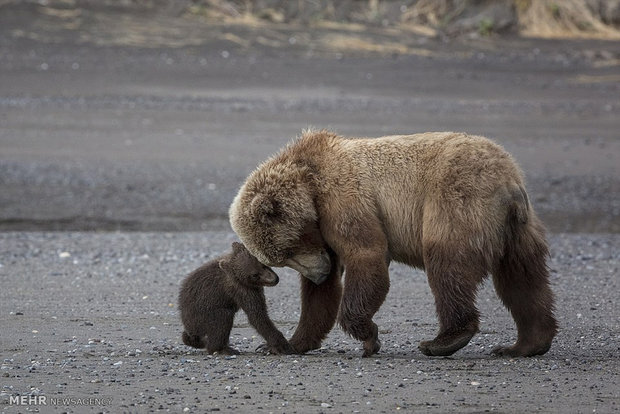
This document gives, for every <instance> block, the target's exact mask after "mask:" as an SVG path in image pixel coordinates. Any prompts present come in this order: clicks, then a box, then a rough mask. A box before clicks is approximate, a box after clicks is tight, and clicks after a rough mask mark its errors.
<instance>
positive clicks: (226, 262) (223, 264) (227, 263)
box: [218, 259, 235, 273]
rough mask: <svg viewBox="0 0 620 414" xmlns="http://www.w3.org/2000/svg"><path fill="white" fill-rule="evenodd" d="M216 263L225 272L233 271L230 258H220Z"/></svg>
mask: <svg viewBox="0 0 620 414" xmlns="http://www.w3.org/2000/svg"><path fill="white" fill-rule="evenodd" d="M218 265H219V266H220V269H222V270H223V271H224V272H226V273H234V271H235V269H234V268H233V264H232V261H231V260H230V259H222V260H220V261H219V263H218Z"/></svg>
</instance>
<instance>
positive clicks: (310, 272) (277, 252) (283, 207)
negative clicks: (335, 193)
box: [229, 157, 331, 284]
mask: <svg viewBox="0 0 620 414" xmlns="http://www.w3.org/2000/svg"><path fill="white" fill-rule="evenodd" d="M315 198H316V185H315V175H314V174H313V173H312V171H311V169H310V167H308V166H307V165H304V164H303V163H300V162H296V161H291V160H289V159H286V158H284V157H275V158H272V159H270V160H268V161H266V162H265V163H263V164H262V165H260V166H259V167H258V168H257V169H256V170H255V171H254V172H253V173H252V174H250V176H249V177H248V178H247V180H246V181H245V183H244V184H243V186H242V187H241V189H240V190H239V193H238V194H237V196H236V197H235V199H234V200H233V203H232V205H231V206H230V211H229V217H230V224H231V226H232V228H233V230H234V231H235V233H237V235H238V236H239V238H240V239H241V241H242V242H243V243H244V244H245V246H246V247H247V249H248V250H249V251H250V252H251V253H252V254H253V255H254V256H256V258H257V259H258V260H259V261H261V262H262V263H263V264H264V265H266V266H273V267H283V266H288V267H291V268H293V269H295V270H297V271H298V272H299V273H301V274H302V275H303V276H305V277H306V278H308V279H310V280H312V281H313V282H314V283H316V284H319V283H321V282H323V281H324V280H325V279H326V278H327V276H328V274H329V271H330V268H331V263H330V258H329V254H328V252H327V249H328V247H327V244H326V243H325V241H324V240H323V237H322V236H321V232H320V229H319V223H318V214H317V210H316V206H315Z"/></svg>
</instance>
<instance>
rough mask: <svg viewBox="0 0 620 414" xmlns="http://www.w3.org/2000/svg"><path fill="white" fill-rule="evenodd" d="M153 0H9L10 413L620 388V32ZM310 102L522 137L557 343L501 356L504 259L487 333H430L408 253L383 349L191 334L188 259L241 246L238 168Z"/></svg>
mask: <svg viewBox="0 0 620 414" xmlns="http://www.w3.org/2000/svg"><path fill="white" fill-rule="evenodd" d="M137 3H139V2H123V5H122V7H120V8H119V7H115V6H109V4H108V3H104V4H103V5H101V4H99V2H97V6H96V7H90V8H89V7H82V6H83V5H86V4H87V2H73V1H63V2H30V1H8V2H7V1H4V2H3V1H2V0H0V231H2V232H0V286H1V288H0V320H1V325H0V326H2V328H3V329H2V335H1V336H0V352H1V359H2V365H1V367H0V384H1V385H2V388H1V390H0V410H1V411H2V412H10V413H13V412H25V411H40V412H75V413H81V412H85V411H92V412H115V413H116V412H151V411H170V412H181V411H189V412H205V411H222V412H250V411H251V412H256V411H265V412H287V413H288V412H303V413H306V412H326V413H329V412H355V411H359V412H368V411H376V412H391V411H396V410H399V409H404V410H409V411H416V410H417V411H423V412H450V411H458V412H482V411H497V412H505V413H520V412H533V411H538V412H560V413H565V412H583V413H585V412H594V411H596V412H617V411H620V392H619V389H618V385H617V384H618V383H620V381H619V380H620V378H618V376H619V374H618V373H619V372H620V364H619V363H618V356H619V355H620V352H619V351H620V326H619V322H618V320H619V319H620V312H619V305H618V303H619V299H620V298H619V297H618V292H619V286H618V285H619V284H620V278H619V276H618V259H619V253H618V246H619V245H620V235H618V234H612V233H620V198H618V194H619V193H620V179H619V177H620V139H619V138H620V136H619V133H618V131H620V93H619V92H620V78H618V67H620V66H619V64H620V63H619V62H620V43H619V42H604V41H593V40H582V41H579V40H574V41H542V40H540V39H514V38H513V39H511V38H501V39H498V38H490V39H478V40H476V41H469V40H467V39H465V40H462V39H461V40H455V41H447V42H444V41H441V40H438V39H432V38H428V37H425V36H423V35H418V34H414V33H408V32H407V33H397V32H394V31H392V30H388V29H385V30H384V29H381V28H372V29H369V30H367V31H362V32H360V31H357V30H355V29H353V28H350V27H349V28H348V27H346V26H330V27H324V28H317V27H308V26H295V25H284V26H277V27H276V26H274V27H270V26H259V27H255V26H252V25H250V26H243V25H241V26H240V25H236V26H229V25H223V24H217V23H214V22H210V23H205V22H204V21H201V20H199V19H196V18H194V17H188V16H178V15H175V14H174V13H172V14H170V13H168V14H165V13H164V14H161V13H145V12H144V11H143V10H137V11H134V12H133V13H132V9H131V7H133V6H132V5H135V4H137ZM93 4H95V2H93ZM106 4H107V5H106ZM121 10H123V11H121ZM394 45H400V46H404V48H403V47H399V48H396V49H394ZM395 50H397V52H394V51H395ZM309 125H314V126H317V127H330V128H333V129H334V130H336V131H337V132H339V133H342V134H347V135H357V136H380V135H386V134H394V133H415V132H424V131H431V130H456V131H465V132H468V133H473V134H482V135H486V136H489V137H490V138H493V139H495V140H496V141H498V142H499V143H500V144H502V145H503V146H504V147H505V148H506V149H507V150H508V151H509V152H510V153H511V154H513V155H514V156H515V158H516V159H517V161H518V162H519V163H520V165H521V166H522V167H523V169H524V172H525V174H526V176H527V180H528V192H529V195H530V198H531V200H532V202H533V204H534V207H535V208H536V210H537V212H538V213H539V214H540V216H541V217H542V218H543V220H544V222H545V223H546V225H547V226H548V228H549V229H550V230H551V231H552V232H553V233H555V234H553V235H552V236H551V238H550V239H551V243H552V254H553V256H552V260H551V263H550V264H551V267H552V269H553V273H552V282H553V285H554V288H555V291H556V293H557V296H558V304H557V307H558V309H557V313H558V318H559V320H560V325H561V331H560V333H559V335H558V337H557V340H556V341H555V342H554V345H553V347H552V348H551V350H550V352H549V353H548V354H546V355H544V356H543V357H540V358H528V359H498V358H492V357H491V356H490V355H489V353H490V350H491V348H492V347H494V346H495V345H497V344H501V343H507V342H510V341H514V340H515V335H516V330H515V327H514V326H513V323H512V319H511V318H510V316H509V315H508V313H507V312H506V311H505V310H504V309H503V308H502V306H501V304H500V302H499V300H498V299H497V298H496V296H495V294H494V292H493V289H492V287H491V285H490V284H487V285H485V287H484V289H482V290H481V292H480V296H479V307H480V310H481V312H482V315H483V316H482V332H481V333H480V334H479V335H477V336H476V337H475V338H474V339H473V340H472V342H471V343H470V344H469V345H468V346H467V347H465V348H464V349H462V350H461V351H459V352H458V353H457V354H456V355H454V356H453V357H451V358H427V357H424V356H423V355H422V354H421V353H420V352H419V351H418V350H417V343H418V342H419V341H420V340H422V339H428V338H431V337H433V335H434V333H435V330H436V328H437V323H436V320H435V316H434V306H433V302H432V296H431V294H430V290H429V288H428V285H427V283H426V281H425V277H424V275H423V273H421V272H418V271H412V270H410V269H407V268H405V267H402V266H399V265H393V266H392V269H391V273H392V289H391V293H390V295H389V297H388V300H387V301H386V303H385V304H384V306H383V308H382V309H381V311H380V312H379V313H378V314H377V317H376V320H377V322H378V324H379V326H380V329H381V338H382V341H383V349H382V351H381V353H379V354H378V355H377V356H376V358H372V359H361V358H360V354H361V350H360V345H359V344H358V343H357V342H356V341H353V340H351V339H350V338H348V337H346V336H345V335H344V334H343V333H342V332H341V331H340V330H339V329H334V331H333V332H332V333H331V334H330V336H329V337H328V339H327V340H326V341H325V343H324V347H323V348H322V349H321V350H318V351H315V352H313V353H310V354H308V355H304V356H263V355H259V354H256V353H255V352H254V349H255V348H256V346H257V345H259V344H260V343H261V342H262V341H261V339H260V338H257V337H256V334H255V332H254V331H253V330H252V328H250V327H249V326H248V324H247V319H246V318H245V316H243V315H242V314H239V315H238V318H237V320H236V323H235V327H234V329H233V332H232V336H231V342H232V344H233V346H235V347H237V348H239V349H240V350H241V351H242V354H241V355H239V356H237V357H232V358H227V357H216V356H207V355H204V354H203V353H202V352H199V351H196V350H192V349H190V348H187V347H185V346H184V345H182V344H181V341H180V334H181V324H180V321H179V318H178V314H177V308H176V296H177V291H178V287H179V282H180V281H181V279H182V278H183V277H184V276H185V275H186V274H187V273H189V272H190V271H191V270H193V269H194V268H196V267H197V266H199V265H200V264H202V263H203V262H204V261H206V260H208V259H210V258H212V257H214V256H216V255H219V254H221V253H222V252H224V251H226V250H227V249H228V248H229V246H230V243H231V242H232V241H233V240H235V236H234V234H232V233H231V232H230V228H229V225H228V220H227V217H226V215H227V208H228V205H229V204H230V201H231V200H232V198H233V196H234V194H235V193H236V191H237V188H238V186H239V185H240V184H241V183H242V182H243V180H244V178H245V177H246V175H247V174H248V173H249V172H250V171H251V170H252V169H253V168H254V167H255V166H256V165H257V164H258V163H259V162H261V161H262V160H264V159H265V158H266V157H267V156H268V155H270V154H272V153H273V152H275V151H277V150H278V148H280V147H282V146H283V145H285V144H286V142H288V141H289V140H290V139H291V138H292V137H294V136H295V135H296V134H298V133H299V132H300V130H301V129H302V128H304V127H307V126H309ZM26 230H28V231H32V230H36V231H37V232H24V231H26ZM41 230H60V232H58V233H43V232H38V231H41ZM70 230H97V231H101V230H118V231H120V232H113V233H96V232H92V233H71V232H67V231H70ZM128 230H140V231H144V230H148V231H184V230H200V231H201V232H174V233H165V232H160V233H142V232H136V233H128V232H127V231H128ZM567 232H568V233H570V232H581V233H582V234H578V233H575V234H566V233H567ZM597 232H600V233H599V234H588V233H597ZM279 273H280V275H281V276H282V277H281V282H280V284H279V285H278V286H276V287H274V288H270V289H267V290H266V293H267V296H268V301H269V307H270V312H271V316H272V318H273V319H274V321H275V322H276V324H277V325H278V326H279V328H280V329H281V330H282V331H283V332H284V333H285V335H286V336H287V337H289V336H290V335H291V334H292V332H293V331H294V328H295V326H296V323H297V321H298V319H299V295H298V281H297V276H296V275H295V274H293V273H292V272H291V271H287V270H279ZM412 273H413V275H414V277H413V278H412V277H409V276H408V275H410V274H412ZM412 307H415V310H414V311H412V310H411V308H412ZM20 397H24V398H25V401H21V400H19V398H20ZM30 397H33V398H32V399H30V400H29V398H30ZM35 397H45V399H42V398H39V399H37V398H35ZM60 398H70V399H73V400H72V401H71V400H69V401H63V400H60ZM29 401H30V402H31V404H29V405H28V404H26V405H17V404H16V402H24V403H28V402H29ZM35 402H38V403H45V405H36V404H34V403H35ZM11 403H12V404H11Z"/></svg>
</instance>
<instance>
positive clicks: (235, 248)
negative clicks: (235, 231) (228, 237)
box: [232, 242, 245, 253]
mask: <svg viewBox="0 0 620 414" xmlns="http://www.w3.org/2000/svg"><path fill="white" fill-rule="evenodd" d="M232 249H233V252H235V253H239V252H242V251H244V250H245V246H244V245H243V244H241V243H239V242H233V244H232Z"/></svg>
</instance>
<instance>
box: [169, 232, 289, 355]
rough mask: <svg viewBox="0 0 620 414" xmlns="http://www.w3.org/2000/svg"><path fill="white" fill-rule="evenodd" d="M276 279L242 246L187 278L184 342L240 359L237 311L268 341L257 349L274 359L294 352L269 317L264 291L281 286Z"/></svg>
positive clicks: (181, 299)
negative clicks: (235, 341) (234, 333)
mask: <svg viewBox="0 0 620 414" xmlns="http://www.w3.org/2000/svg"><path fill="white" fill-rule="evenodd" d="M278 281H279V279H278V275H276V274H275V273H274V272H273V270H271V269H270V268H269V267H267V266H265V265H263V264H261V263H260V262H259V261H258V260H257V259H256V258H255V257H254V256H252V255H251V254H250V252H248V250H247V249H246V248H245V246H244V245H243V244H241V243H237V242H234V243H233V244H232V252H230V253H228V254H226V255H224V256H221V257H219V258H216V259H214V260H211V261H209V262H207V263H205V264H204V265H203V266H201V267H199V268H198V269H196V270H194V271H193V272H192V273H190V274H189V276H187V277H186V278H185V280H184V281H183V283H182V285H181V290H180V293H179V309H180V311H181V321H182V322H183V326H184V327H185V331H184V332H183V336H182V338H183V343H185V344H186V345H189V346H191V347H194V348H206V350H207V352H208V353H210V354H211V353H214V352H218V353H221V354H229V355H230V354H239V351H237V350H236V349H233V348H231V347H230V345H229V342H228V340H229V336H230V330H231V329H232V326H233V319H234V317H235V314H236V313H237V311H238V310H239V308H241V309H243V311H244V312H245V313H246V315H247V317H248V320H249V322H250V324H251V325H252V326H253V327H254V328H255V329H256V331H257V332H258V333H259V334H260V335H261V336H262V337H263V338H265V340H266V341H267V343H266V344H265V345H261V346H260V347H259V348H258V349H257V350H260V351H262V352H269V353H272V354H292V353H294V352H295V350H294V349H293V347H292V346H291V345H290V344H289V343H288V341H287V340H286V338H284V335H282V333H281V332H280V331H279V330H278V329H277V328H276V327H275V325H274V324H273V322H272V321H271V319H269V315H268V314H267V304H266V302H265V293H264V289H263V286H275V285H277V284H278Z"/></svg>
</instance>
